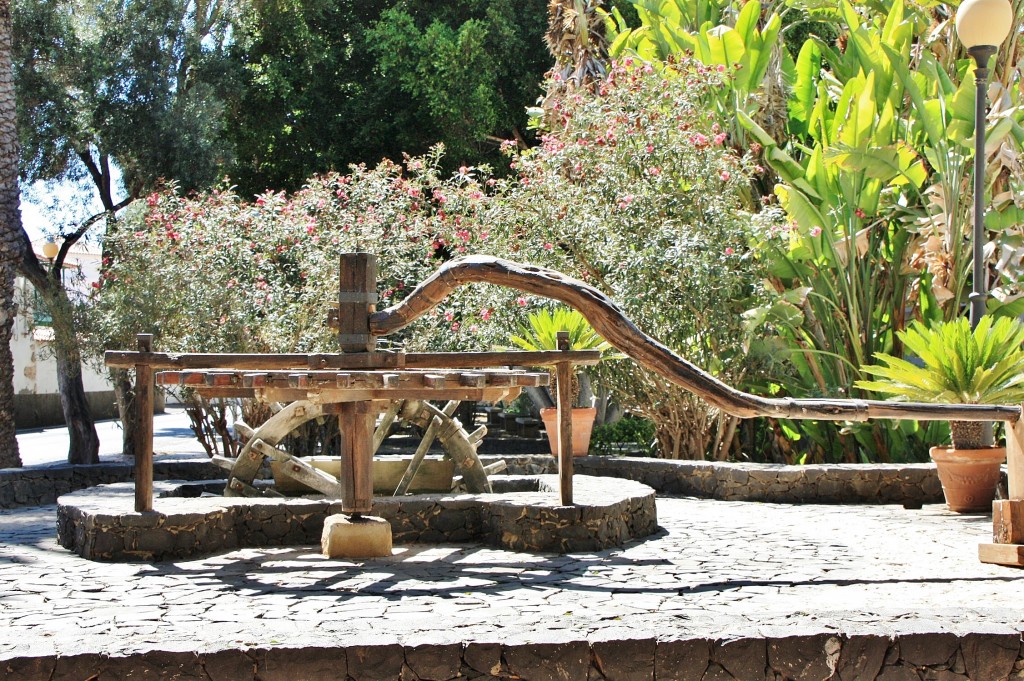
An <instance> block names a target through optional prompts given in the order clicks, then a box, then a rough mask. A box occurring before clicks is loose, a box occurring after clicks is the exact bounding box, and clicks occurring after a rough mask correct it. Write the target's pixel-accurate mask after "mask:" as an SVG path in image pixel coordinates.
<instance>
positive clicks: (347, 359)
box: [103, 350, 470, 371]
mask: <svg viewBox="0 0 1024 681" xmlns="http://www.w3.org/2000/svg"><path fill="white" fill-rule="evenodd" d="M103 361H104V363H105V364H106V365H107V366H108V367H110V368H112V369H133V368H135V365H136V364H148V365H149V366H151V367H152V368H154V369H239V370H245V371H287V370H289V369H317V370H330V369H397V368H401V367H402V366H404V363H405V355H403V354H401V353H394V352H362V353H351V354H347V355H346V354H313V355H307V354H300V353H288V354H278V353H268V354H250V353H227V352H225V353H219V352H213V353H169V352H132V351H128V350H108V351H107V352H105V353H104V354H103ZM467 366H470V365H467Z"/></svg>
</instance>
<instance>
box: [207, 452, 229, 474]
mask: <svg viewBox="0 0 1024 681" xmlns="http://www.w3.org/2000/svg"><path fill="white" fill-rule="evenodd" d="M210 463H212V464H213V465H215V466H217V467H218V468H223V469H224V470H228V471H229V470H231V469H232V468H234V466H235V460H234V459H229V458H227V457H226V456H216V455H214V456H211V457H210Z"/></svg>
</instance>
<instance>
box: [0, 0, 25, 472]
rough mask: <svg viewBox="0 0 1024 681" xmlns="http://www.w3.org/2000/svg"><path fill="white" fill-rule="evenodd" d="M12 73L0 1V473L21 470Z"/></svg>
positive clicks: (7, 6) (6, 16)
mask: <svg viewBox="0 0 1024 681" xmlns="http://www.w3.org/2000/svg"><path fill="white" fill-rule="evenodd" d="M14 112H15V106H14V72H13V70H12V68H11V3H10V2H9V1H7V0H4V1H3V2H0V468H11V467H19V466H21V456H20V455H19V452H18V440H17V438H15V432H14V357H13V355H12V354H11V333H12V331H13V329H14V315H15V311H16V309H15V304H14V274H15V271H16V268H17V262H18V255H19V253H20V251H19V241H18V239H19V236H20V234H21V233H22V231H23V230H22V228H21V208H20V206H19V200H20V194H19V190H18V157H19V154H20V151H19V147H18V131H17V129H16V127H15V122H14V121H15V118H14Z"/></svg>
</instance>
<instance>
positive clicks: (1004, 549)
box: [978, 544, 1024, 567]
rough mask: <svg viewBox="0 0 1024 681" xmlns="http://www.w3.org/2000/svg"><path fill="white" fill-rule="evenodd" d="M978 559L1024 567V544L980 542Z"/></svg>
mask: <svg viewBox="0 0 1024 681" xmlns="http://www.w3.org/2000/svg"><path fill="white" fill-rule="evenodd" d="M978 560H980V561H981V562H982V563H994V564H995V565H1010V566H1013V567H1024V545H1022V544H978Z"/></svg>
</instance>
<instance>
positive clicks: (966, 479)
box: [929, 447, 1006, 513]
mask: <svg viewBox="0 0 1024 681" xmlns="http://www.w3.org/2000/svg"><path fill="white" fill-rule="evenodd" d="M929 454H931V457H932V461H934V462H935V467H936V468H937V469H938V471H939V481H940V482H941V483H942V493H943V494H944V495H945V497H946V505H947V506H949V510H951V511H956V512H957V513H972V512H978V511H985V512H988V513H991V512H992V500H993V499H995V496H996V485H997V484H999V469H1000V466H1002V464H1003V462H1004V461H1006V448H1005V447H986V448H984V449H953V448H952V447H932V448H931V449H930V450H929Z"/></svg>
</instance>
